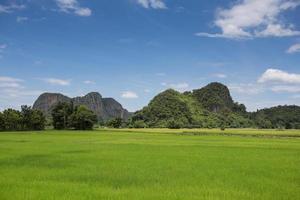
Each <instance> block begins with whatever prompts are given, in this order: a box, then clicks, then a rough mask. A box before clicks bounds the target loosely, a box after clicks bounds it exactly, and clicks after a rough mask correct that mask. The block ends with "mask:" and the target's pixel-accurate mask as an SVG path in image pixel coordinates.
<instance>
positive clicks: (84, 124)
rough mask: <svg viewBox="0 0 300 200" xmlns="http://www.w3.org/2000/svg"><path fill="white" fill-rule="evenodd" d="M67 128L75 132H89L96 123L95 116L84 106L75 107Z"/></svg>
mask: <svg viewBox="0 0 300 200" xmlns="http://www.w3.org/2000/svg"><path fill="white" fill-rule="evenodd" d="M69 120H70V121H69V126H70V127H72V128H74V129H76V130H91V129H93V125H94V124H95V123H96V122H97V115H95V114H94V113H93V111H91V110H89V109H88V108H87V107H86V106H83V105H80V106H76V107H75V109H74V112H73V113H72V114H71V115H70V119H69Z"/></svg>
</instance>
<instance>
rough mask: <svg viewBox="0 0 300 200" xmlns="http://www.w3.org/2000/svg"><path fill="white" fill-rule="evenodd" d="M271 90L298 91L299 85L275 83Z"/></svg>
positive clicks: (299, 90)
mask: <svg viewBox="0 0 300 200" xmlns="http://www.w3.org/2000/svg"><path fill="white" fill-rule="evenodd" d="M271 90H272V91H273V92H278V93H280V92H287V93H299V92H300V87H299V86H295V85H276V86H273V87H272V88H271Z"/></svg>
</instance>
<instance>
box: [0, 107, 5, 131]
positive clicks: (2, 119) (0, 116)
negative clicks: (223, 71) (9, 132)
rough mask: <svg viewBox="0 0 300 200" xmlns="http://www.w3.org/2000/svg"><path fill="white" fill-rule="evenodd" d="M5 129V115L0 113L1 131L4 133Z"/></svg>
mask: <svg viewBox="0 0 300 200" xmlns="http://www.w3.org/2000/svg"><path fill="white" fill-rule="evenodd" d="M4 130H5V127H4V117H3V114H2V113H1V112H0V131H4Z"/></svg>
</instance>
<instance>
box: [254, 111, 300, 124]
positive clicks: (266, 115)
mask: <svg viewBox="0 0 300 200" xmlns="http://www.w3.org/2000/svg"><path fill="white" fill-rule="evenodd" d="M251 117H252V119H253V120H255V122H256V124H257V125H258V126H259V127H261V128H287V129H300V107H299V106H295V105H292V106H287V105H285V106H276V107H272V108H265V109H262V110H258V111H257V112H254V113H252V114H251Z"/></svg>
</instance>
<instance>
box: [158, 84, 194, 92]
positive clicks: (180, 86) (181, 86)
mask: <svg viewBox="0 0 300 200" xmlns="http://www.w3.org/2000/svg"><path fill="white" fill-rule="evenodd" d="M161 85H162V86H164V87H168V88H172V89H175V90H178V91H180V92H183V91H186V90H187V89H188V88H189V84H188V83H186V82H182V83H170V84H168V83H165V82H164V83H161Z"/></svg>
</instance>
